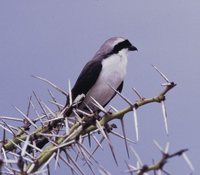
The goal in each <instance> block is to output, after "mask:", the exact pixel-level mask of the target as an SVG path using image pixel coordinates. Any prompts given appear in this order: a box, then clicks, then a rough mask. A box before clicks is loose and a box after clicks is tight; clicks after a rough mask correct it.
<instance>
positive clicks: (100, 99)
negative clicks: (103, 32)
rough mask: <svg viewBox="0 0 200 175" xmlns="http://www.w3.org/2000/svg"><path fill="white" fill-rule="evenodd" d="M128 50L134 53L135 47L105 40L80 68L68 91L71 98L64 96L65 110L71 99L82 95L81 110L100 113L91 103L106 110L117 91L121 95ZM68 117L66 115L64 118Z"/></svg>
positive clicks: (122, 41) (123, 40)
mask: <svg viewBox="0 0 200 175" xmlns="http://www.w3.org/2000/svg"><path fill="white" fill-rule="evenodd" d="M129 51H137V48H136V47H135V46H134V45H132V44H131V42H130V41H129V40H128V39H126V38H124V37H111V38H109V39H108V40H106V41H105V42H104V43H103V44H102V45H101V47H100V48H99V50H98V51H97V52H96V54H95V55H94V57H93V58H92V59H91V60H90V61H88V62H87V63H86V65H85V66H84V67H83V69H82V71H81V73H80V75H79V76H78V79H77V81H76V82H75V85H74V86H73V88H72V90H71V97H69V95H68V97H67V102H66V104H65V107H67V106H69V105H70V98H71V101H72V102H74V101H76V100H77V99H78V98H80V97H82V96H83V97H84V98H83V100H82V101H81V102H79V103H78V105H77V108H78V109H80V110H82V111H87V112H88V111H92V112H99V107H97V105H95V104H94V101H96V102H97V103H98V104H100V105H101V106H102V107H105V106H106V105H107V104H108V103H109V102H110V101H111V100H112V99H113V97H114V96H115V95H116V91H118V92H120V93H121V91H122V89H123V84H124V79H125V75H126V72H127V61H128V58H127V57H128V52H129ZM70 113H71V112H70ZM70 115H71V114H69V112H68V114H67V116H70Z"/></svg>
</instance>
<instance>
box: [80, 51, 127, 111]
mask: <svg viewBox="0 0 200 175" xmlns="http://www.w3.org/2000/svg"><path fill="white" fill-rule="evenodd" d="M126 66H127V50H125V49H124V50H122V51H120V52H119V53H118V54H114V55H111V56H110V57H109V58H106V59H104V60H103V61H102V71H101V73H100V75H99V78H98V79H97V81H96V83H95V84H94V86H93V87H92V88H91V89H90V90H89V91H88V93H87V94H86V97H85V99H84V102H85V103H86V104H87V105H89V106H90V107H91V108H92V109H93V110H96V108H95V107H94V106H93V105H92V104H91V98H90V97H93V98H94V99H95V100H97V101H98V102H99V103H100V104H101V105H102V106H104V105H105V104H106V103H107V102H108V101H109V100H110V99H111V98H112V97H113V95H114V94H115V91H114V90H113V89H112V88H111V87H110V86H112V87H113V88H114V89H117V88H118V87H119V85H120V84H121V83H122V81H123V80H124V77H125V75H126ZM88 81H90V80H88Z"/></svg>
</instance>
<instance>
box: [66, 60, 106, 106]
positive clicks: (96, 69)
mask: <svg viewBox="0 0 200 175" xmlns="http://www.w3.org/2000/svg"><path fill="white" fill-rule="evenodd" d="M101 68H102V64H101V60H91V61H89V62H88V63H87V64H86V65H85V67H84V68H83V70H82V71H81V73H80V75H79V77H78V79H77V81H76V83H75V85H74V87H73V89H72V101H73V100H74V99H75V98H76V97H77V96H78V95H80V94H87V92H88V91H89V90H90V88H91V87H92V86H93V85H94V84H95V82H96V81H97V79H98V77H99V74H100V72H101ZM68 103H69V99H68V100H67V103H66V105H68Z"/></svg>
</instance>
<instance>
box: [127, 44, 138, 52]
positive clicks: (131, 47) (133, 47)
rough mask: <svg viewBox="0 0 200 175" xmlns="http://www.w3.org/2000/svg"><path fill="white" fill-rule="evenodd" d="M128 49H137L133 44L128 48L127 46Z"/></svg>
mask: <svg viewBox="0 0 200 175" xmlns="http://www.w3.org/2000/svg"><path fill="white" fill-rule="evenodd" d="M128 50H130V51H135V50H136V51H138V49H137V48H136V47H135V46H133V45H131V46H130V47H129V48H128Z"/></svg>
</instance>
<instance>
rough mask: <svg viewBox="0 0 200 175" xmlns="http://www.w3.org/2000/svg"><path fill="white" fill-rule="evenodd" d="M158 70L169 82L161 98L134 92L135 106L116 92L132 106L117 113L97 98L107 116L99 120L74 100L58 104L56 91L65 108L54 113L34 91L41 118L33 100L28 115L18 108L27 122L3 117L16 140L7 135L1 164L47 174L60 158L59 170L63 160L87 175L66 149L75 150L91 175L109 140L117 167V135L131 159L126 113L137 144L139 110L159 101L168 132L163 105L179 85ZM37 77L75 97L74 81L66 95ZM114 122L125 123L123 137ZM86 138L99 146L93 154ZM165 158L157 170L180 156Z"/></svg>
mask: <svg viewBox="0 0 200 175" xmlns="http://www.w3.org/2000/svg"><path fill="white" fill-rule="evenodd" d="M154 68H155V69H156V71H158V73H159V74H160V75H161V76H162V77H163V78H164V80H165V81H166V83H165V84H163V86H164V89H163V90H162V91H161V92H160V93H159V94H158V95H156V96H154V97H151V98H142V96H141V95H140V94H139V93H138V92H137V91H136V90H135V89H134V91H135V92H136V94H137V95H138V97H139V99H138V100H137V101H136V102H133V103H132V102H131V101H129V100H128V99H127V98H126V97H124V96H123V95H122V94H121V93H119V92H117V91H116V93H117V94H118V95H119V96H120V97H121V98H122V99H123V100H125V101H126V102H127V103H128V107H126V108H124V109H121V110H116V109H115V108H114V107H112V109H113V111H114V112H110V111H107V110H106V109H105V108H103V107H102V106H101V105H100V104H99V103H98V102H97V101H96V100H95V99H93V101H94V104H95V105H96V106H97V107H98V108H99V109H100V110H101V111H102V112H103V114H104V115H103V116H101V117H98V118H96V117H95V116H96V115H97V114H96V113H92V112H91V113H90V114H88V113H86V112H84V111H80V110H79V109H76V108H74V106H73V105H74V104H73V102H72V101H70V106H69V107H68V108H64V109H63V107H62V105H60V104H59V103H57V101H56V99H55V97H54V96H53V94H52V92H50V96H51V98H52V99H53V104H55V105H56V107H57V108H58V109H62V110H59V111H57V112H53V111H52V110H51V109H50V108H49V107H48V106H47V105H46V104H45V103H44V102H42V101H41V100H40V99H39V98H38V97H37V95H36V93H35V92H34V93H33V94H34V97H35V99H36V101H37V102H38V104H39V106H40V108H41V110H42V115H39V113H38V111H37V110H36V108H35V106H34V103H33V102H32V98H30V99H29V103H28V110H27V114H25V113H23V112H22V111H21V110H20V109H18V108H16V107H15V108H16V109H17V110H18V111H19V112H20V113H21V114H22V116H23V117H24V119H23V120H21V119H18V118H14V117H7V116H0V119H1V121H2V122H0V126H1V127H2V128H3V129H4V133H5V132H6V131H8V132H10V133H12V134H13V139H7V138H6V137H5V134H4V137H3V140H2V141H1V152H2V153H3V155H0V162H1V165H3V163H4V164H6V167H5V170H6V172H7V174H12V172H13V174H15V173H18V174H28V173H35V172H37V173H39V172H43V171H45V169H46V167H48V164H49V162H50V161H51V160H52V159H53V158H55V159H56V164H55V167H57V164H58V160H59V158H60V160H62V161H63V162H64V163H66V164H67V166H68V167H69V168H70V169H71V171H72V173H75V172H76V174H84V173H83V172H82V170H81V169H80V168H79V166H78V165H77V163H76V161H75V160H74V159H73V158H72V157H71V155H70V154H69V153H68V151H67V150H66V148H68V149H70V148H71V149H73V150H74V151H75V152H77V155H78V157H80V156H81V157H82V159H84V160H85V162H86V164H87V165H88V167H89V168H90V169H91V172H93V170H92V164H91V160H90V159H91V158H92V159H93V160H95V159H94V158H93V153H94V152H95V151H96V150H97V149H98V148H102V145H101V143H102V142H103V141H104V140H106V141H107V143H108V144H109V146H110V149H111V152H112V155H113V158H114V160H115V162H116V164H117V159H116V157H115V152H114V147H113V145H112V143H111V141H110V139H109V134H110V133H113V134H115V135H117V136H118V137H120V138H122V139H123V140H124V142H125V147H126V151H127V155H128V157H129V156H130V155H129V150H128V142H130V141H131V140H130V139H128V138H127V137H126V133H125V128H124V124H123V120H124V117H125V114H126V113H128V112H133V115H134V118H135V128H136V141H138V128H137V114H136V110H137V109H138V108H140V107H142V106H144V105H146V104H148V103H155V102H156V103H161V104H162V109H163V116H164V121H165V126H166V131H167V132H168V129H167V120H166V118H167V116H166V111H165V106H164V103H163V102H164V101H165V95H166V94H167V93H168V92H169V91H170V90H171V89H173V88H174V87H175V86H176V84H175V83H174V82H169V80H168V79H167V78H166V76H165V75H164V74H163V73H161V72H160V71H159V70H158V69H157V68H156V67H155V66H154ZM34 77H35V78H38V79H40V80H42V81H45V82H47V83H48V84H49V85H51V86H52V87H53V88H55V89H56V90H58V91H59V92H61V93H62V94H64V95H67V94H69V95H70V94H71V84H70V82H69V93H66V92H64V91H63V90H62V89H60V88H59V87H57V86H56V85H54V84H53V83H51V82H50V81H48V80H47V79H44V78H41V77H37V76H34ZM111 88H112V87H111ZM114 90H115V89H114ZM69 99H70V98H69ZM78 102H79V101H78ZM78 102H77V103H78ZM31 107H32V108H33V110H34V111H35V113H36V115H37V117H36V118H35V119H30V117H29V113H30V108H31ZM66 110H71V111H73V112H74V114H75V118H73V119H71V118H67V117H65V116H64V113H65V112H66ZM79 113H82V115H83V117H82V118H80V117H79ZM90 119H92V120H90ZM114 119H118V120H120V121H121V125H122V131H123V135H122V136H121V135H120V134H118V133H115V132H114V131H113V128H115V127H116V126H115V125H113V124H111V125H109V122H110V121H112V120H114ZM3 120H12V121H18V122H23V126H21V127H20V128H18V129H16V128H15V127H13V126H10V125H8V124H6V123H5V122H4V121H3ZM39 123H40V125H39ZM34 128H35V129H34ZM63 128H64V130H63ZM16 130H17V131H16ZM95 133H100V134H101V135H102V139H101V140H100V141H99V140H98V139H97V138H96V137H95V136H94V134H95ZM86 137H88V138H89V142H90V139H91V138H92V139H94V141H95V142H96V143H97V147H96V148H95V150H94V151H93V152H92V153H90V152H89V151H88V150H86V147H84V145H82V144H80V143H81V142H82V140H83V139H84V138H86ZM90 137H91V138H90ZM131 142H133V141H131ZM80 145H82V146H80ZM61 152H64V153H65V155H66V159H65V158H64V157H63V156H62V155H61ZM11 155H12V156H11ZM164 155H165V157H164V156H163V159H162V161H160V163H159V166H160V167H159V166H158V164H157V168H159V169H162V167H163V166H162V167H161V164H163V165H164V164H165V163H164V162H165V161H166V159H169V158H171V157H174V156H176V155H168V154H164ZM10 157H14V158H15V161H13V163H14V164H16V165H17V167H18V169H17V168H13V166H8V165H11V163H10V161H11V160H9V158H10ZM166 157H167V158H166ZM95 162H96V164H97V165H98V169H99V171H100V172H104V174H105V173H106V172H107V171H106V170H105V169H104V168H103V167H102V166H101V165H100V164H99V163H98V162H97V161H96V160H95ZM8 163H9V164H8ZM155 166H156V165H154V166H145V167H144V168H142V169H145V170H146V169H148V170H150V169H153V168H155ZM142 169H141V170H140V172H141V173H142V172H145V171H144V170H142ZM48 171H49V170H48ZM1 172H3V171H1Z"/></svg>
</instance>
